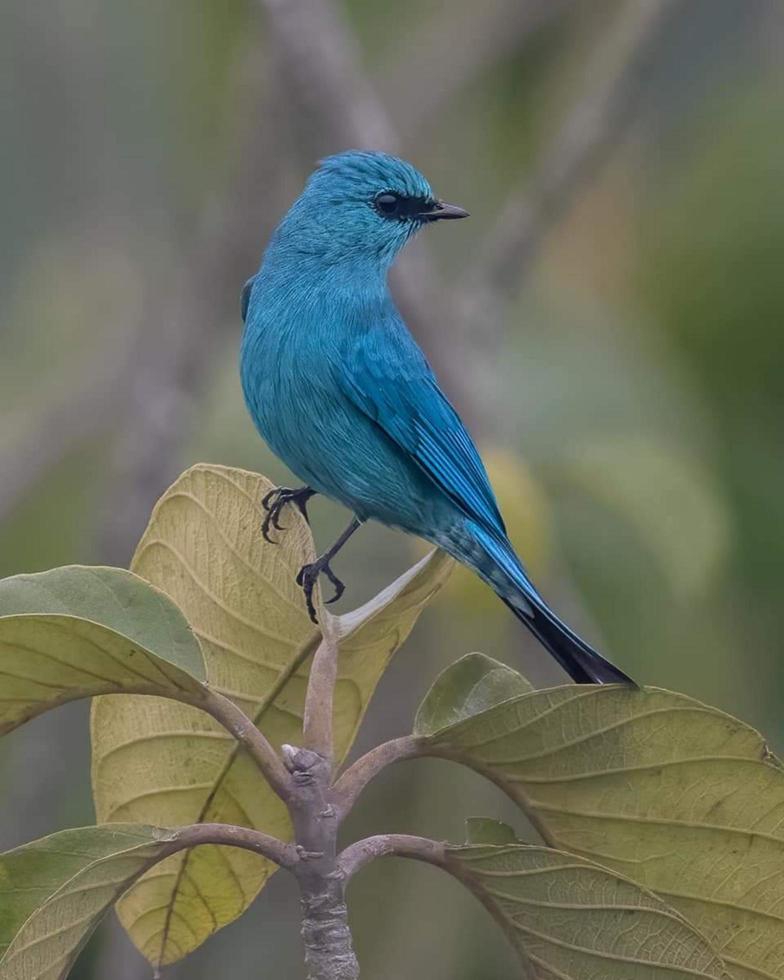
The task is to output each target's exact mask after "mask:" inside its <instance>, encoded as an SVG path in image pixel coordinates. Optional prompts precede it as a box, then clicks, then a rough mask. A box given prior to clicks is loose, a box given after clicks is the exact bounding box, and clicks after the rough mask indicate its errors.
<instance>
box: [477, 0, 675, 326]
mask: <svg viewBox="0 0 784 980" xmlns="http://www.w3.org/2000/svg"><path fill="white" fill-rule="evenodd" d="M679 2H680V0H630V2H629V3H627V4H626V5H625V6H624V7H623V9H622V11H621V14H620V15H619V17H618V19H617V21H616V23H615V24H613V25H612V28H611V30H610V33H609V36H608V37H607V38H606V39H605V40H604V41H603V42H602V43H601V44H600V45H599V46H598V48H597V50H596V52H595V54H594V55H593V57H592V58H591V61H590V64H589V67H588V70H587V72H586V75H587V79H586V84H585V85H584V86H581V88H580V95H579V97H578V99H577V101H576V102H575V104H574V105H573V106H572V108H571V110H570V111H569V112H568V113H567V116H566V119H565V121H564V123H563V125H562V126H561V127H560V129H559V130H558V132H557V133H556V135H555V137H554V139H553V140H552V142H551V143H550V144H549V145H548V146H546V147H545V149H544V151H543V152H542V153H541V154H540V155H539V160H538V162H537V163H536V165H535V166H534V169H533V174H532V176H531V177H530V178H528V179H527V180H526V181H525V185H524V186H523V187H520V188H517V189H515V190H514V191H513V192H512V193H511V195H510V196H509V198H508V200H507V202H506V204H505V205H504V207H503V209H502V211H501V214H500V216H499V218H498V220H497V222H496V224H495V227H494V228H493V229H492V230H491V232H490V233H489V235H488V237H487V240H486V243H485V245H484V246H483V247H482V248H480V249H478V250H477V255H478V257H479V258H478V261H477V263H476V264H475V266H474V271H473V273H472V275H471V277H470V279H469V282H468V285H467V288H466V296H467V297H468V299H467V315H468V316H474V315H475V313H476V311H477V310H483V322H487V319H488V314H487V309H488V307H487V305H486V304H487V303H489V304H490V309H491V310H495V312H494V315H493V317H492V318H491V320H492V322H496V323H497V321H500V320H502V317H501V315H500V314H499V311H498V308H497V307H498V297H499V294H500V295H501V296H508V295H510V294H512V293H514V292H515V291H516V290H517V288H518V287H519V284H520V280H521V279H522V277H523V276H524V275H525V273H526V272H527V271H528V269H529V268H530V266H531V263H532V260H533V258H534V257H535V255H536V254H537V253H538V251H539V248H540V247H541V244H542V241H543V239H544V238H545V236H546V235H547V233H548V232H549V230H550V229H551V228H552V226H553V225H554V224H555V222H556V221H557V220H558V219H559V218H560V217H561V216H562V215H563V214H564V212H565V211H566V210H567V209H568V208H569V206H570V205H571V204H572V202H573V200H574V198H575V196H576V195H577V193H578V191H579V190H580V188H581V187H582V186H583V185H584V184H585V182H586V181H587V180H589V179H590V177H591V176H592V175H593V174H594V173H595V172H596V170H597V169H598V167H599V166H600V165H601V164H602V162H603V161H604V160H605V158H606V157H607V155H608V152H609V151H610V149H611V148H612V147H613V146H615V145H616V143H617V142H618V139H619V138H620V136H621V134H622V133H623V131H624V129H625V128H626V126H627V125H628V123H629V122H630V121H631V120H632V118H633V114H634V108H635V107H636V105H637V103H638V101H639V98H640V95H641V94H642V92H643V90H644V87H645V81H646V78H647V72H648V69H649V68H650V63H651V60H652V55H653V54H654V51H655V50H656V48H657V46H658V43H659V41H660V39H661V37H662V35H663V30H664V26H665V23H666V21H667V20H668V19H669V16H670V15H671V14H672V12H673V11H674V9H675V7H676V6H677V4H678V3H679Z"/></svg>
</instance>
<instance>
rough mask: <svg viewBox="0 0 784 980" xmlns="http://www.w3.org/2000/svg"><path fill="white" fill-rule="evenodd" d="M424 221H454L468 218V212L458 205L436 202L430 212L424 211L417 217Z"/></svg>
mask: <svg viewBox="0 0 784 980" xmlns="http://www.w3.org/2000/svg"><path fill="white" fill-rule="evenodd" d="M417 217H418V218H421V219H422V220H423V221H441V220H445V221H454V220H456V219H457V218H467V217H468V211H466V210H465V208H459V207H458V206H457V205H456V204H446V203H445V202H444V201H436V203H435V204H434V205H433V207H432V208H431V209H430V210H429V211H424V212H423V213H421V214H418V215H417Z"/></svg>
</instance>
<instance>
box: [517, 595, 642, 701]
mask: <svg viewBox="0 0 784 980" xmlns="http://www.w3.org/2000/svg"><path fill="white" fill-rule="evenodd" d="M498 595H499V596H500V598H501V599H503V601H504V602H505V603H506V605H507V606H508V607H509V608H510V609H511V610H512V612H513V613H514V614H515V616H517V618H518V619H519V620H520V622H521V623H523V624H524V625H525V626H527V627H528V629H529V630H530V631H531V632H532V633H533V634H534V636H535V637H536V638H537V639H538V640H539V642H540V643H541V644H542V645H543V646H544V647H546V648H547V649H548V650H549V651H550V653H551V654H552V655H553V656H554V657H555V659H556V660H557V661H558V663H559V664H560V665H561V666H562V667H563V669H564V670H565V671H566V673H567V674H568V675H569V676H570V677H571V678H572V680H573V681H574V682H575V683H576V684H626V685H630V686H632V687H636V686H637V685H636V684H635V682H634V681H633V680H632V679H631V677H629V676H627V675H626V674H624V672H623V671H622V670H621V669H620V668H619V667H616V666H615V664H612V663H610V661H609V660H607V659H605V658H604V657H603V656H602V655H601V654H600V653H597V652H596V650H594V649H593V647H590V646H588V644H587V643H586V642H585V640H582V639H580V637H579V636H578V635H577V634H576V633H575V632H574V630H571V629H569V627H568V626H567V625H566V624H565V623H563V622H561V620H560V619H558V617H557V616H556V615H555V613H554V612H553V611H552V610H551V609H549V608H548V606H547V605H546V604H545V603H544V601H543V600H541V599H540V597H539V596H538V595H536V596H535V597H534V596H531V595H529V594H526V596H525V599H526V602H527V603H528V604H529V605H530V608H531V609H532V610H533V615H529V614H528V613H527V612H526V611H524V610H523V609H520V608H518V607H517V606H515V605H514V603H513V601H512V600H510V599H508V598H507V597H506V596H503V595H501V593H500V592H499V593H498Z"/></svg>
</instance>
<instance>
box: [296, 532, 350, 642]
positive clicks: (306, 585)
mask: <svg viewBox="0 0 784 980" xmlns="http://www.w3.org/2000/svg"><path fill="white" fill-rule="evenodd" d="M361 523H362V522H361V521H360V520H359V518H357V517H355V518H354V519H353V520H352V521H351V523H350V524H349V526H348V527H347V528H346V530H345V531H344V532H343V533H342V534H341V535H340V537H339V538H338V539H337V541H336V542H335V543H334V544H333V545H332V547H331V548H328V549H327V550H326V551H325V552H324V554H323V555H320V556H319V557H318V558H317V559H316V560H315V561H314V562H311V563H310V564H309V565H303V566H302V568H300V570H299V574H298V575H297V585H301V586H302V591H303V592H304V593H305V602H306V603H307V606H308V615H309V616H310V618H311V619H312V620H313V622H314V623H317V622H318V619H317V618H316V607H315V606H314V605H313V589H314V588H315V587H316V582H318V577H319V575H321V574H322V572H323V573H324V575H326V576H327V578H328V579H329V581H330V583H331V584H332V587H333V588H334V589H335V594H334V595H333V596H332V598H331V599H327V604H329V603H331V602H337V601H338V599H339V598H340V597H341V596H342V595H343V593H344V592H345V591H346V586H345V585H344V584H343V583H342V582H341V581H340V579H339V578H338V577H337V575H336V574H335V573H334V572H333V571H332V569H331V567H330V564H329V563H330V562H331V561H332V559H333V558H334V557H335V555H336V554H337V553H338V552H339V551H340V549H341V548H342V547H343V545H344V544H345V543H346V542H347V541H348V539H349V538H350V537H351V535H352V534H353V533H354V531H356V529H357V528H358V527H359V526H360V524H361Z"/></svg>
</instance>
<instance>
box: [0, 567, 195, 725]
mask: <svg viewBox="0 0 784 980" xmlns="http://www.w3.org/2000/svg"><path fill="white" fill-rule="evenodd" d="M204 676H205V674H204V662H203V659H202V655H201V649H200V648H199V645H198V643H197V641H196V638H195V637H194V636H193V634H192V632H191V630H190V627H189V626H188V623H187V622H186V620H185V618H184V617H183V615H182V613H181V612H180V611H179V609H177V607H176V606H175V605H174V604H173V603H172V602H171V600H170V599H168V598H167V597H166V596H165V595H164V594H163V593H162V592H160V591H159V590H158V589H156V588H153V587H152V586H151V585H150V584H149V583H147V582H145V581H144V580H143V579H141V578H139V577H138V576H136V575H133V574H132V573H131V572H126V571H123V570H122V569H119V568H85V567H81V566H69V567H66V568H55V569H53V570H52V571H49V572H42V573H40V574H37V575H17V576H15V577H13V578H8V579H4V580H2V581H0V678H2V688H1V689H0V690H1V691H2V693H0V733H4V732H8V731H11V730H12V729H13V728H16V727H17V726H18V725H21V724H22V723H23V722H25V721H27V720H28V719H30V718H33V717H35V716H36V715H38V714H40V713H41V712H43V711H46V710H47V709H49V708H53V707H56V706H57V705H59V704H63V703H64V702H66V701H73V700H75V699H76V698H83V697H89V696H90V695H94V694H106V693H121V692H123V691H141V692H145V693H148V694H162V695H166V696H169V697H175V698H176V697H179V696H182V694H183V693H186V694H190V695H194V694H196V695H198V693H199V692H200V691H201V689H202V687H201V680H202V679H203V678H204Z"/></svg>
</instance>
